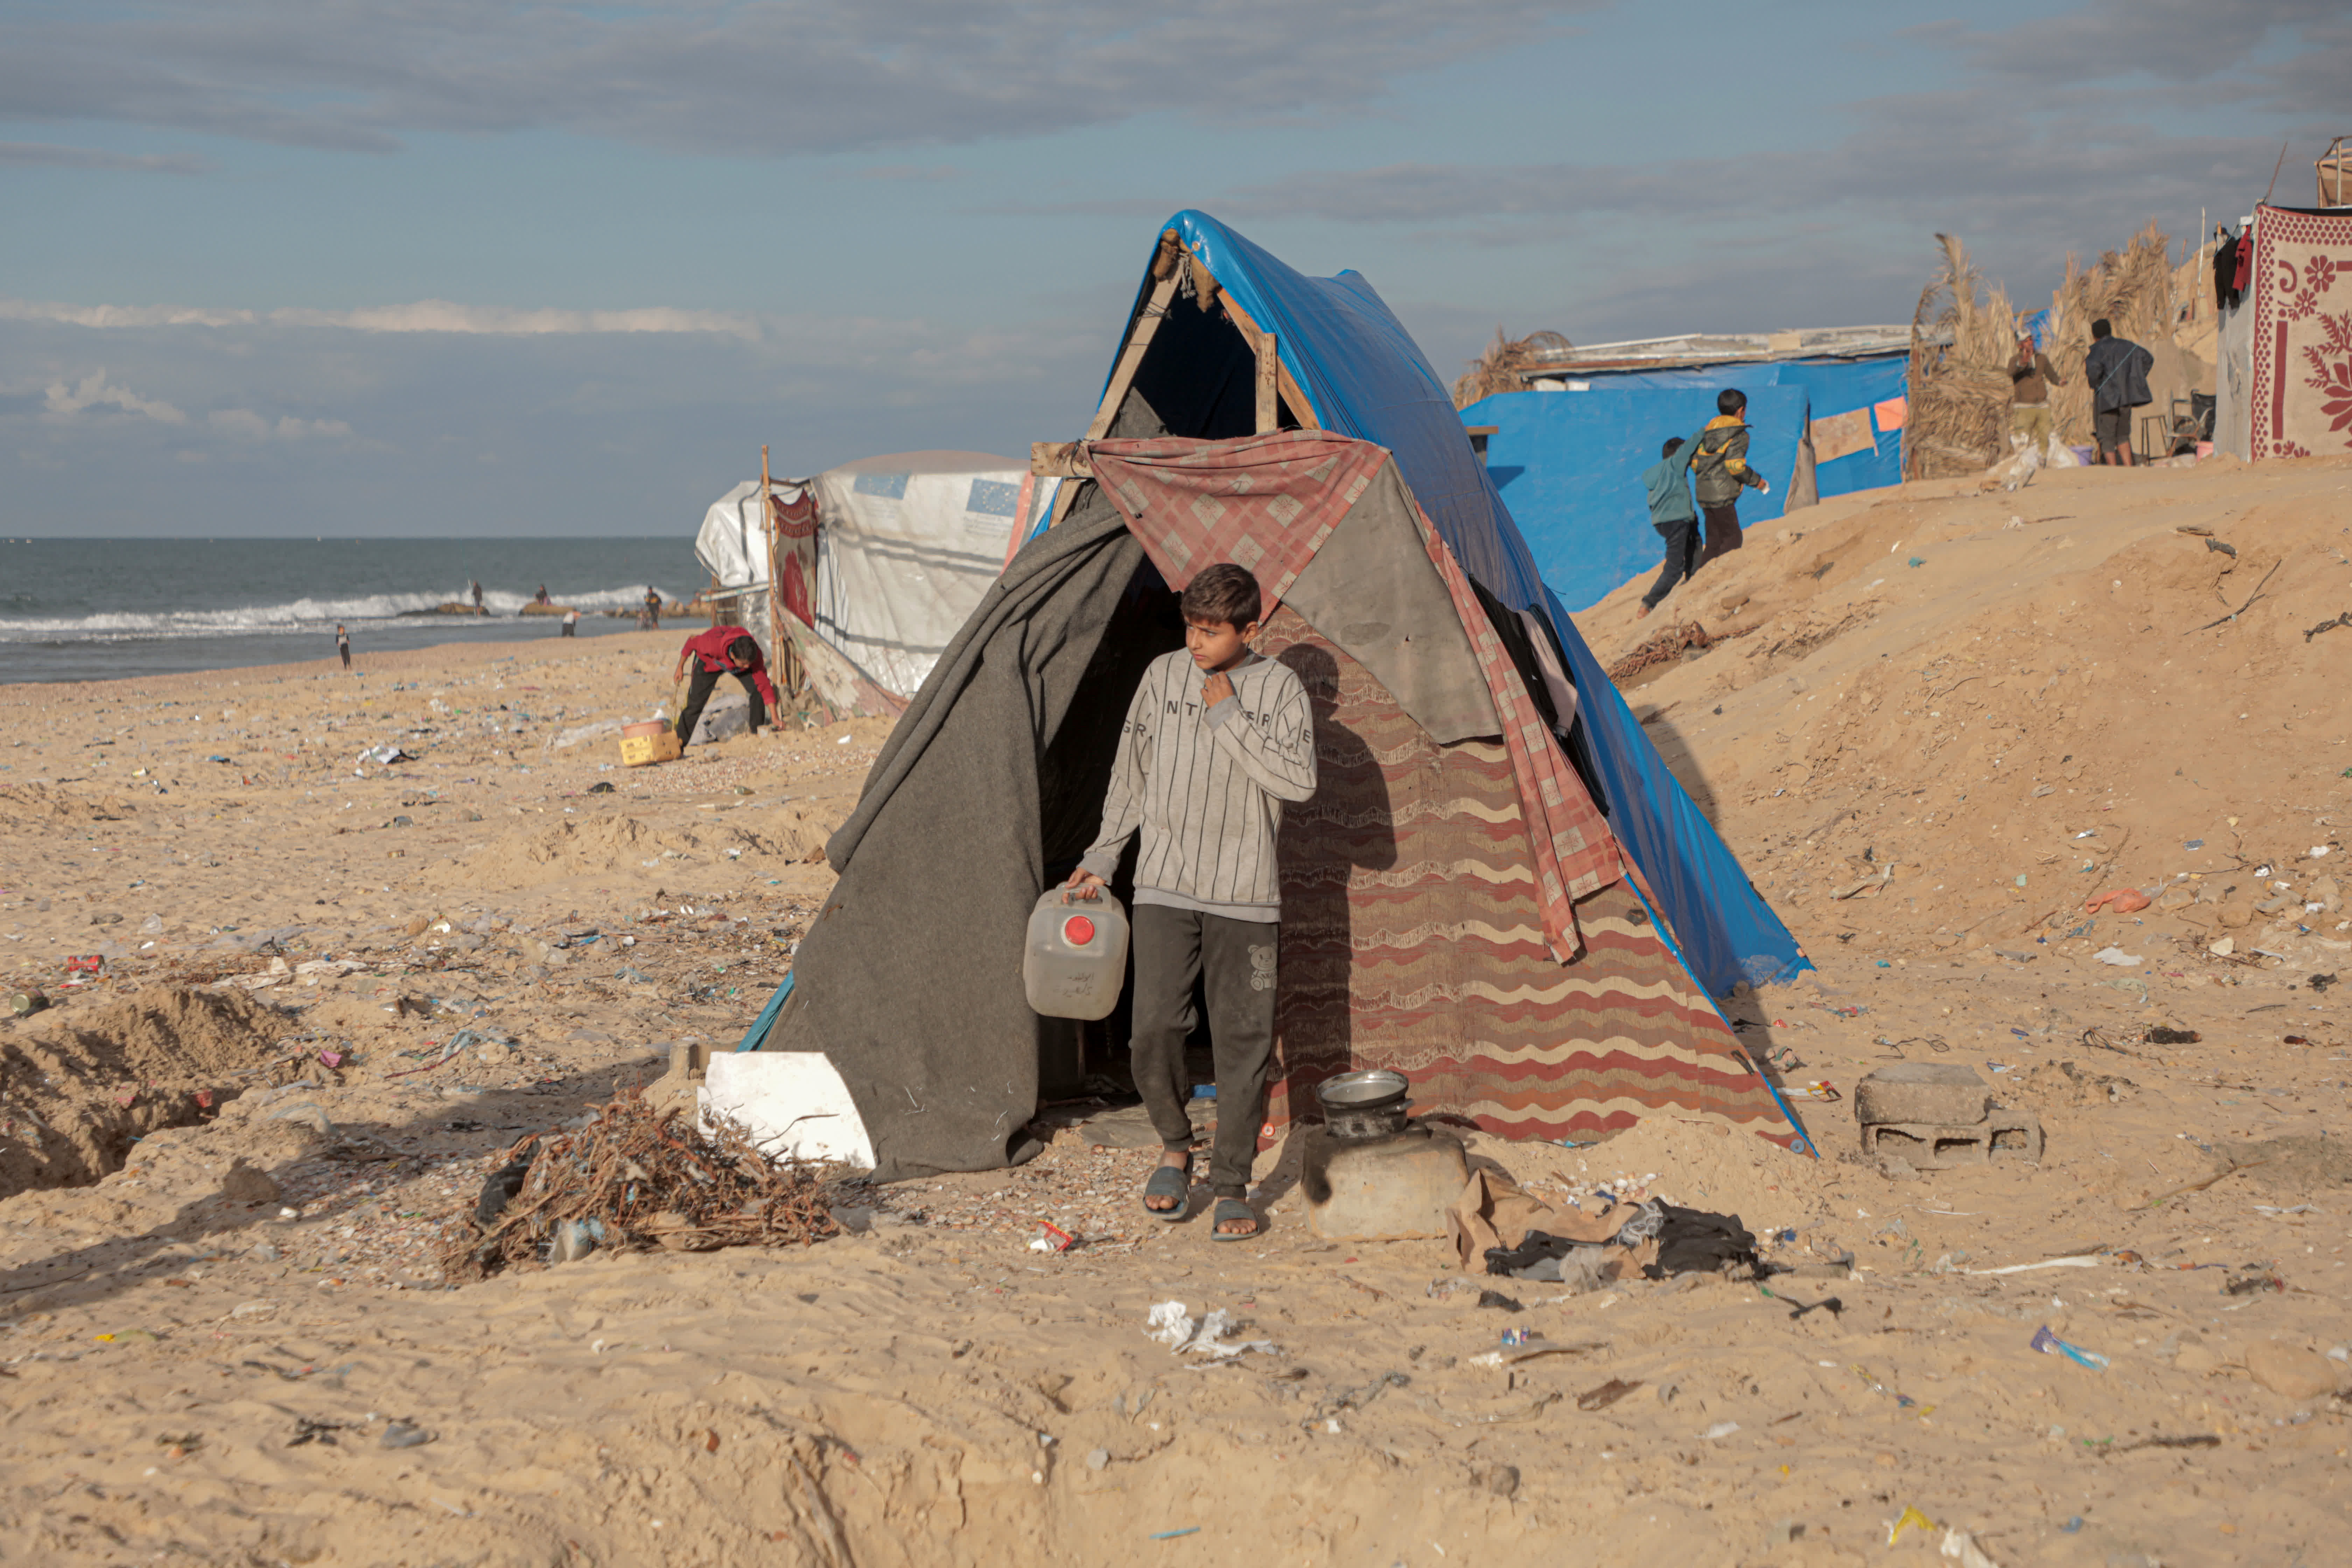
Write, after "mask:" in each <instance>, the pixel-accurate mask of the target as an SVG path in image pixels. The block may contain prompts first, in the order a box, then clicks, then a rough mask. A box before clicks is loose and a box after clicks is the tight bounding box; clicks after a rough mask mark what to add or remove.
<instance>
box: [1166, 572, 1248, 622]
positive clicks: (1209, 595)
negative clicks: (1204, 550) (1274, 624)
mask: <svg viewBox="0 0 2352 1568" xmlns="http://www.w3.org/2000/svg"><path fill="white" fill-rule="evenodd" d="M1182 608H1183V612H1184V618H1185V619H1186V620H1188V621H1223V623H1224V624H1225V625H1227V626H1231V627H1233V628H1234V630H1235V631H1240V630H1241V629H1242V628H1243V627H1244V626H1249V625H1251V624H1252V623H1254V622H1255V621H1256V619H1257V617H1258V610H1259V601H1258V593H1257V579H1256V578H1255V577H1253V576H1251V575H1250V574H1249V569H1248V568H1247V567H1244V566H1236V565H1234V563H1232V562H1230V561H1220V562H1218V563H1216V564H1215V565H1214V566H1211V567H1208V568H1206V569H1205V570H1203V571H1202V572H1201V573H1200V574H1198V575H1197V576H1195V577H1194V578H1193V579H1192V585H1191V586H1190V587H1188V588H1186V589H1185V590H1184V601H1183V606H1182Z"/></svg>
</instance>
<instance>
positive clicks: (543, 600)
mask: <svg viewBox="0 0 2352 1568" xmlns="http://www.w3.org/2000/svg"><path fill="white" fill-rule="evenodd" d="M531 603H532V604H534V605H546V604H551V603H553V601H552V600H551V599H550V598H548V596H547V584H544V583H541V584H540V585H539V597H537V598H536V599H533V600H532V601H531Z"/></svg>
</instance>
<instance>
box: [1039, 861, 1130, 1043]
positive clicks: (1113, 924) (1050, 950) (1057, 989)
mask: <svg viewBox="0 0 2352 1568" xmlns="http://www.w3.org/2000/svg"><path fill="white" fill-rule="evenodd" d="M1062 891H1063V890H1062V889H1059V888H1048V889H1045V896H1044V897H1043V898H1040V899H1039V900H1037V907H1036V908H1035V909H1034V910H1030V911H1029V941H1028V943H1027V945H1026V946H1025V947H1024V949H1023V951H1022V954H1021V979H1022V983H1023V984H1025V985H1026V986H1027V987H1028V989H1029V1005H1030V1006H1031V1007H1032V1008H1033V1009H1034V1010H1035V1011H1037V1012H1039V1013H1042V1014H1044V1015H1045V1016H1047V1017H1049V1018H1107V1017H1108V1016H1110V1010H1111V1009H1112V1008H1114V1007H1116V1006H1118V994H1119V992H1120V991H1122V990H1124V989H1125V988H1126V985H1127V911H1126V910H1123V909H1121V908H1119V903H1118V900H1117V899H1114V898H1112V897H1111V896H1110V889H1108V888H1102V889H1097V890H1096V893H1095V897H1094V898H1093V899H1092V900H1072V901H1070V902H1069V903H1064V902H1063V901H1062Z"/></svg>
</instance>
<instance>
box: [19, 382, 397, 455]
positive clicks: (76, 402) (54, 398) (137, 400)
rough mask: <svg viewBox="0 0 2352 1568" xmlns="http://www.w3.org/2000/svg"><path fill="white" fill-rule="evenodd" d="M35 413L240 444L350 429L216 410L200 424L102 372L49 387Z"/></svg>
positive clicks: (333, 422) (337, 423) (332, 422)
mask: <svg viewBox="0 0 2352 1568" xmlns="http://www.w3.org/2000/svg"><path fill="white" fill-rule="evenodd" d="M6 401H7V402H9V403H14V402H16V401H17V400H16V399H14V398H11V399H8V400H6ZM39 411H40V413H41V414H42V415H44V416H47V418H48V420H49V421H50V422H51V423H53V424H54V423H57V422H60V421H71V420H75V419H78V418H79V417H80V416H86V415H89V414H93V413H95V414H109V413H111V414H131V415H137V416H141V417H142V418H146V419H152V420H153V421H154V422H155V423H156V424H158V425H171V426H186V427H188V428H189V429H191V430H203V431H209V432H211V433H212V434H215V435H218V436H226V437H232V438H234V439H236V440H240V441H302V440H313V439H319V438H322V437H346V436H349V435H351V434H352V427H351V426H350V425H349V424H347V423H346V422H344V421H343V420H341V419H298V418H296V417H295V416H292V415H290V414H289V415H280V416H278V417H277V418H275V419H272V418H270V417H269V416H268V415H266V414H257V413H255V412H254V411H253V410H252V409H250V408H215V409H214V410H212V411H211V412H210V413H208V414H206V415H205V416H204V418H203V420H202V421H201V422H200V423H199V422H196V421H192V420H191V419H190V418H189V417H188V416H187V414H186V413H185V412H184V411H183V410H182V409H181V408H179V407H178V406H177V405H174V404H172V403H168V402H166V401H164V400H163V399H162V398H160V397H143V396H142V395H140V394H138V393H136V392H133V391H132V390H131V388H129V387H127V386H124V385H122V384H121V383H119V382H116V381H114V380H112V379H111V378H110V377H109V376H108V374H107V373H106V370H105V368H104V367H103V366H101V367H100V368H99V369H97V370H94V371H91V372H90V373H89V374H87V375H85V376H83V377H82V378H81V379H80V380H79V381H65V380H58V381H52V382H50V383H49V384H48V385H47V387H46V388H44V389H43V391H42V394H41V402H40V410H39Z"/></svg>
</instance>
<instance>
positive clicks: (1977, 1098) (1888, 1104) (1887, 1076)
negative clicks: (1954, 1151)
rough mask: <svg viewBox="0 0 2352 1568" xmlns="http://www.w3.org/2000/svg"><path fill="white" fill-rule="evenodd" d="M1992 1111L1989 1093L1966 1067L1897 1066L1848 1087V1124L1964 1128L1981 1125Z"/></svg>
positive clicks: (1985, 1085) (1879, 1071)
mask: <svg viewBox="0 0 2352 1568" xmlns="http://www.w3.org/2000/svg"><path fill="white" fill-rule="evenodd" d="M1991 1106H1992V1089H1991V1086H1990V1085H1989V1084H1987V1083H1986V1082H1985V1080H1984V1079H1981V1078H1979V1077H1978V1076H1977V1070H1976V1068H1971V1067H1962V1066H1960V1065H1958V1063H1952V1064H1946V1063H1943V1062H1897V1063H1895V1065H1894V1066H1893V1067H1884V1068H1879V1069H1878V1070H1877V1071H1875V1072H1874V1073H1870V1074H1868V1075H1867V1076H1865V1077H1864V1079H1863V1080H1862V1081H1861V1082H1860V1083H1857V1084H1855V1085H1854V1086H1853V1117H1854V1120H1855V1121H1859V1122H1861V1123H1863V1124H1864V1126H1868V1125H1869V1124H1871V1123H1873V1122H1878V1121H1932V1122H1936V1123H1937V1124H1939V1125H1942V1126H1948V1127H1965V1126H1967V1125H1968V1124H1969V1123H1970V1122H1972V1121H1983V1120H1984V1119H1985V1113H1986V1111H1988V1110H1990V1109H1991Z"/></svg>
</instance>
